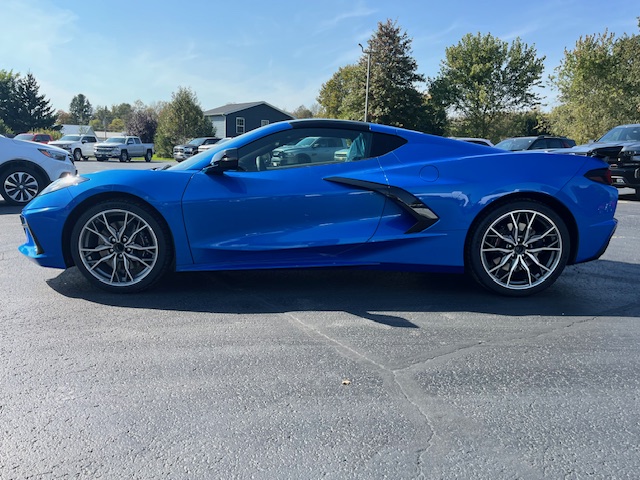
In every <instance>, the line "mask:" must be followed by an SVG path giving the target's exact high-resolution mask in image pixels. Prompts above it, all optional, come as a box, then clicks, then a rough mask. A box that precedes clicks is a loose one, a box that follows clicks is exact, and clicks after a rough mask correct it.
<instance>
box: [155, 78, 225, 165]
mask: <svg viewBox="0 0 640 480" xmlns="http://www.w3.org/2000/svg"><path fill="white" fill-rule="evenodd" d="M171 98H172V100H171V102H169V103H168V104H167V105H166V106H165V107H164V108H163V109H162V111H161V112H160V114H159V116H158V128H157V130H156V136H155V148H156V152H158V155H160V156H167V157H169V156H171V155H172V152H173V147H174V145H179V144H183V143H185V142H187V141H188V140H190V139H191V138H194V137H205V136H213V135H215V130H214V128H213V125H211V122H210V121H209V120H207V119H206V118H204V112H203V111H202V108H201V107H200V103H199V102H198V98H197V97H196V95H195V93H193V92H192V91H191V89H189V88H184V87H179V88H178V91H177V92H175V93H173V94H172V95H171Z"/></svg>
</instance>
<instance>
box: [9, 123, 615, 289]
mask: <svg viewBox="0 0 640 480" xmlns="http://www.w3.org/2000/svg"><path fill="white" fill-rule="evenodd" d="M310 137H322V138H330V139H335V144H337V145H347V148H346V151H345V152H344V155H339V156H338V155H334V156H329V157H327V156H326V155H325V156H324V157H322V158H319V157H318V158H315V157H314V154H315V151H314V149H313V148H310V149H309V151H305V154H304V155H297V156H296V155H291V158H290V159H289V161H288V162H287V164H286V165H283V164H282V163H281V162H276V161H272V160H274V155H273V152H274V150H275V151H279V150H277V149H279V148H280V147H282V146H285V145H292V144H295V143H297V142H300V141H301V140H303V139H305V138H310ZM280 150H281V148H280ZM318 155H319V154H318ZM617 200H618V196H617V191H616V189H615V188H614V187H612V186H611V176H610V172H609V169H608V165H607V164H606V163H605V162H603V161H602V160H600V159H597V158H592V157H584V156H577V155H561V154H554V153H543V152H506V151H504V150H498V149H495V148H492V147H486V146H481V145H475V144H472V143H467V142H460V141H458V140H452V139H448V138H442V137H437V136H432V135H427V134H423V133H419V132H414V131H408V130H403V129H400V128H396V127H390V126H383V125H377V124H369V123H361V122H351V121H339V120H320V119H310V120H293V121H286V122H279V123H274V124H271V125H267V126H264V127H261V128H259V129H256V130H253V131H250V132H247V133H245V134H243V135H241V136H239V137H236V138H234V139H232V140H229V141H228V142H226V143H223V144H221V145H215V146H214V147H213V148H211V149H209V150H207V151H205V152H202V153H199V154H197V155H194V156H193V157H190V158H189V159H187V160H185V161H184V162H182V163H180V164H177V165H173V166H171V167H169V168H165V169H149V170H137V171H131V170H109V171H102V172H97V173H93V174H88V175H82V176H71V177H65V178H62V179H60V180H57V181H56V182H54V183H52V184H51V185H49V186H48V187H47V188H46V189H45V190H44V191H43V192H42V193H41V194H40V195H38V196H37V197H36V198H35V199H34V200H33V201H31V202H30V203H29V204H28V205H27V206H26V207H25V208H24V210H23V212H22V217H21V219H22V224H23V227H24V230H25V234H26V242H25V243H24V244H23V245H21V246H20V247H19V249H20V251H21V252H22V253H23V254H24V255H26V256H27V257H29V258H30V259H32V260H34V261H36V262H37V263H38V264H40V265H42V266H45V267H53V268H62V269H64V268H69V267H72V266H74V265H75V266H76V267H77V268H78V269H79V270H80V272H81V273H82V274H83V275H84V276H85V277H86V278H87V279H88V281H90V282H91V283H93V284H95V285H96V286H98V287H101V288H103V289H105V290H109V291H113V292H136V291H141V290H144V289H146V288H149V287H150V286H152V285H153V284H155V283H156V282H157V281H158V280H159V279H160V278H161V277H162V276H163V275H164V274H165V273H166V272H168V271H180V272H188V271H200V270H240V269H275V268H310V267H353V268H367V269H395V270H412V271H430V272H456V273H464V272H469V273H470V274H471V275H472V277H473V278H474V279H475V280H476V281H477V282H478V283H480V284H481V285H483V286H484V287H486V288H487V289H489V290H492V291H494V292H497V293H501V294H504V295H509V296H523V295H529V294H532V293H536V292H539V291H541V290H543V289H545V288H547V287H548V286H549V285H551V284H552V283H553V282H554V281H555V280H556V279H557V278H558V276H559V275H560V273H561V272H562V271H563V269H564V268H565V266H566V265H568V264H576V263H580V262H587V261H589V260H594V259H597V258H598V257H600V255H602V253H603V252H604V251H605V249H606V248H607V245H608V243H609V240H610V238H611V236H612V235H613V232H614V231H615V228H616V224H617V221H616V219H615V218H614V214H615V209H616V205H617Z"/></svg>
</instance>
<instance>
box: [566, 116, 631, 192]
mask: <svg viewBox="0 0 640 480" xmlns="http://www.w3.org/2000/svg"><path fill="white" fill-rule="evenodd" d="M566 153H574V154H576V155H587V156H589V157H597V158H601V159H603V160H605V161H606V162H607V163H608V164H609V167H610V169H611V178H612V181H613V185H614V186H616V187H618V188H624V187H626V188H633V189H635V191H636V198H638V199H640V124H638V123H635V124H629V125H618V126H617V127H614V128H612V129H611V130H609V131H608V132H607V133H605V134H604V135H603V136H602V137H600V138H599V139H598V140H596V141H595V142H590V143H587V144H585V145H578V146H577V147H574V148H572V149H570V150H568V151H567V152H566Z"/></svg>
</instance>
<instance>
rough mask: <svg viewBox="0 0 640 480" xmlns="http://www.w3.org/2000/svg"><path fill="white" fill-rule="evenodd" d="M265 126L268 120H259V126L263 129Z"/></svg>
mask: <svg viewBox="0 0 640 480" xmlns="http://www.w3.org/2000/svg"><path fill="white" fill-rule="evenodd" d="M265 125H269V120H260V126H261V127H264V126H265Z"/></svg>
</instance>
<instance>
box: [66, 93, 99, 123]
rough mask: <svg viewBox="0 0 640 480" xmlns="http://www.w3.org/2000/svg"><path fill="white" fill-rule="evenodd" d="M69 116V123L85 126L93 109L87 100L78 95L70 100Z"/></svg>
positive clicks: (80, 94)
mask: <svg viewBox="0 0 640 480" xmlns="http://www.w3.org/2000/svg"><path fill="white" fill-rule="evenodd" d="M69 114H70V115H71V121H72V123H73V124H75V125H87V124H88V123H89V120H91V117H92V115H93V107H92V106H91V102H89V99H88V98H87V97H85V96H84V95H83V94H82V93H79V94H78V95H76V96H75V97H73V98H72V99H71V103H70V104H69Z"/></svg>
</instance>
